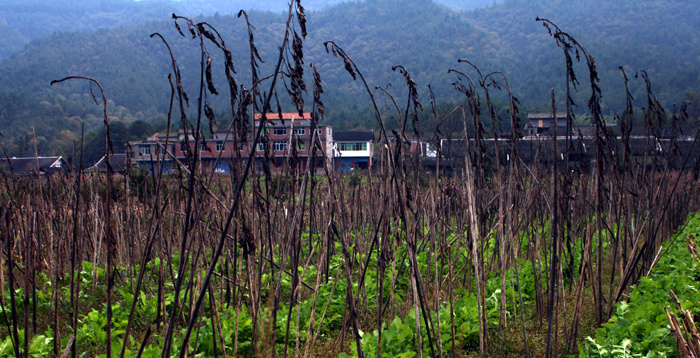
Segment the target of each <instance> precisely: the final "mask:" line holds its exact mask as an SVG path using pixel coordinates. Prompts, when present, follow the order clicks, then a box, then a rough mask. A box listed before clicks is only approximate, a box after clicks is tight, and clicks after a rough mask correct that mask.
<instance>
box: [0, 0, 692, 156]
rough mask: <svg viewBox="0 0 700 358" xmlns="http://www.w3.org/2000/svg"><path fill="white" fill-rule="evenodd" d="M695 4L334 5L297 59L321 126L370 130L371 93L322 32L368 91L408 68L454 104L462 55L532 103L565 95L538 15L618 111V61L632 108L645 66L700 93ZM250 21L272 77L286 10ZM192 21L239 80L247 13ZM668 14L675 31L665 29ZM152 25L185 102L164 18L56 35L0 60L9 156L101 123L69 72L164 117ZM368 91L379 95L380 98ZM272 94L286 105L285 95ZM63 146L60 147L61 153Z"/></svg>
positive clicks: (184, 62)
mask: <svg viewBox="0 0 700 358" xmlns="http://www.w3.org/2000/svg"><path fill="white" fill-rule="evenodd" d="M11 1H15V0H11ZM113 1H121V0H113ZM302 3H304V1H302ZM698 8H699V6H698V4H697V3H696V1H695V0H677V1H674V2H668V1H663V0H638V1H636V2H628V1H622V0H611V1H606V2H604V4H601V3H600V2H599V1H593V0H578V1H575V2H571V1H569V2H564V1H560V0H529V1H524V0H505V1H503V2H499V3H496V4H495V5H493V6H489V7H487V8H482V9H478V10H473V11H455V10H452V9H450V8H447V7H446V6H443V5H437V4H435V3H433V2H432V1H430V0H374V1H367V2H349V3H340V4H338V5H336V6H332V7H328V8H325V9H323V10H320V11H315V12H309V13H308V14H307V18H308V28H309V35H308V37H307V39H306V41H305V42H304V52H305V63H306V65H307V66H308V64H309V63H311V62H313V63H314V64H315V65H316V67H317V68H318V69H319V72H320V73H321V77H322V79H323V81H324V89H325V93H324V97H323V99H324V102H325V103H326V107H327V118H328V121H329V122H330V123H331V124H337V125H339V126H340V127H343V128H357V127H367V126H371V125H372V123H373V121H372V119H371V118H368V117H367V116H366V114H367V110H366V109H367V106H368V96H367V94H366V93H364V92H363V89H362V88H361V87H360V85H359V84H358V83H357V82H354V81H352V79H351V78H350V76H349V75H348V74H347V73H346V72H345V71H344V70H343V65H342V61H341V60H339V59H336V58H333V57H332V56H331V55H329V54H327V53H326V51H325V49H324V47H323V42H324V41H328V40H333V41H335V42H336V43H337V44H338V45H340V46H342V47H343V48H344V49H345V51H346V52H347V53H348V54H349V55H350V56H351V57H352V58H353V60H355V61H356V62H357V64H358V65H359V67H360V69H361V70H362V72H363V74H364V75H365V77H366V78H367V80H368V82H369V83H370V86H372V88H373V87H374V86H377V85H381V86H383V87H384V86H386V85H387V84H388V83H391V86H390V88H389V89H390V92H391V93H393V94H394V95H395V96H396V99H397V100H398V101H399V102H400V103H402V104H403V103H405V96H406V91H407V90H406V85H405V81H404V79H403V77H402V76H401V75H400V74H398V73H395V72H393V71H392V70H391V68H392V66H394V65H397V64H401V65H404V66H405V67H406V68H407V69H408V70H409V72H410V73H411V75H412V77H413V78H414V80H415V81H416V82H417V84H418V91H419V95H420V98H421V100H422V101H423V103H424V104H425V105H426V106H427V105H428V104H429V95H428V85H430V86H431V89H432V90H433V92H434V93H435V96H436V98H437V101H438V102H442V103H444V102H454V101H459V100H461V98H462V97H461V95H460V94H459V93H458V92H456V91H455V90H454V89H453V88H452V83H453V81H454V80H455V79H456V77H455V76H454V75H451V74H448V73H447V71H448V69H450V68H457V69H460V70H462V71H465V72H467V73H468V74H469V75H470V76H474V77H475V76H476V73H475V71H473V70H471V69H470V68H468V67H467V66H465V65H464V64H458V63H457V59H459V58H463V59H468V60H470V61H472V62H474V63H475V64H476V65H477V66H479V67H480V68H481V70H482V71H484V72H485V73H488V72H491V71H503V72H504V73H505V74H506V75H507V76H508V79H509V81H510V83H511V85H512V88H513V91H514V94H515V95H516V97H517V98H518V99H519V100H520V102H521V106H522V107H524V108H534V109H540V110H541V109H543V108H545V109H546V107H547V106H548V103H549V93H550V90H551V88H555V89H556V91H557V96H558V98H559V99H560V100H563V91H564V83H563V82H564V57H563V55H562V53H561V50H560V49H559V48H557V47H556V45H555V43H554V40H553V39H552V38H551V37H550V36H548V34H547V31H546V30H545V29H544V28H542V26H541V24H538V23H536V22H535V17H536V16H540V17H545V18H549V19H550V20H552V21H554V22H556V23H557V24H558V25H559V26H560V27H561V28H562V29H563V30H564V31H566V32H568V33H570V34H571V35H572V36H574V37H575V38H576V39H578V40H579V41H580V42H581V43H582V44H583V45H584V46H586V48H587V49H588V51H589V52H590V53H591V54H592V55H593V56H594V57H595V58H596V61H597V65H598V69H599V71H600V77H601V83H600V85H601V88H602V89H603V102H604V103H603V105H604V110H605V111H606V113H608V114H612V113H615V112H619V111H621V110H622V108H623V106H624V87H623V81H622V75H621V73H620V71H619V70H618V66H624V67H625V68H626V69H627V71H628V75H629V76H630V78H631V79H632V83H631V84H630V85H631V87H630V89H631V91H632V92H633V94H634V96H635V98H636V99H637V100H638V103H637V105H639V106H644V100H645V94H644V86H643V84H642V82H641V81H640V80H635V79H634V78H633V77H634V72H635V71H636V70H638V69H646V70H648V71H649V75H650V77H651V80H652V86H653V87H652V88H653V90H654V93H655V94H656V95H657V96H658V97H659V99H660V100H661V101H662V102H663V103H664V104H665V105H667V106H668V107H669V108H671V107H672V105H673V104H674V103H679V102H680V101H681V100H682V99H683V97H684V96H685V94H686V92H696V93H697V92H700V71H699V70H698V69H699V68H700V44H699V43H698V42H699V41H700V31H699V30H700V28H699V27H700V24H698V22H697V19H698V18H700V14H699V13H698V11H699V9H698ZM250 19H251V22H252V24H253V25H254V26H255V27H256V29H255V30H254V35H255V43H256V45H257V48H258V50H259V52H260V55H261V57H262V58H263V60H264V61H265V63H263V64H261V68H260V71H261V73H262V74H266V73H270V72H271V67H270V66H271V65H272V63H273V62H274V58H276V53H277V48H278V46H279V45H280V41H281V36H282V31H283V21H284V17H283V16H282V15H280V14H277V13H272V12H255V11H254V12H251V13H250ZM202 20H206V21H207V22H209V23H211V24H212V25H214V26H215V27H216V28H217V29H218V30H219V31H220V32H221V34H222V36H223V37H224V38H225V39H226V42H227V46H228V47H229V48H230V49H233V50H234V51H233V52H234V63H235V65H236V70H237V71H238V74H237V76H238V77H237V79H238V80H239V81H240V82H241V83H243V84H249V83H250V74H249V72H250V65H249V63H248V61H249V55H248V43H247V39H248V35H247V30H246V27H245V22H244V21H243V20H242V19H239V18H237V17H235V16H229V15H222V14H218V15H214V16H211V17H206V18H198V19H197V21H202ZM669 22H672V23H673V24H674V26H667V25H665V24H668V23H669ZM153 32H160V33H162V34H163V36H164V37H165V38H166V39H167V40H168V41H169V42H170V44H171V45H172V46H173V50H174V52H175V55H176V58H177V59H178V61H179V62H180V66H181V70H182V73H183V76H184V83H185V86H186V88H187V89H188V92H189V93H190V95H191V96H190V97H195V96H194V94H195V93H196V88H197V84H198V71H199V62H198V61H199V55H198V53H199V52H198V47H197V45H196V43H195V42H194V41H192V40H189V39H185V38H182V37H180V36H179V35H178V34H177V31H176V30H175V28H174V26H173V24H172V20H170V19H169V15H167V16H164V17H163V19H162V20H158V21H148V22H145V23H142V24H139V25H133V26H123V27H120V28H117V29H112V30H108V29H101V30H97V31H91V32H87V31H85V32H70V33H69V32H60V33H55V34H53V35H52V36H49V37H45V38H40V39H36V40H33V41H31V42H30V43H29V44H28V45H27V47H26V48H24V49H23V50H22V51H20V52H18V53H16V54H15V55H13V56H11V57H10V58H8V59H6V60H5V61H3V62H2V63H0V78H2V81H0V133H1V134H3V135H4V136H5V138H4V139H2V142H1V143H2V145H3V146H4V147H5V148H6V149H7V150H8V152H9V153H13V154H14V153H17V154H16V155H21V154H22V153H23V152H25V151H32V150H33V148H30V147H28V146H27V143H31V142H30V141H28V138H27V137H26V136H27V133H31V130H30V129H29V127H31V126H33V127H35V129H36V132H37V136H39V137H40V139H41V143H42V144H41V145H40V146H39V147H40V150H44V151H46V152H47V153H46V154H67V153H65V152H66V151H68V150H69V149H70V148H72V147H71V145H72V143H74V141H75V140H76V138H77V137H78V133H79V132H80V124H81V123H85V124H86V130H87V131H88V132H90V131H93V130H97V129H99V128H100V126H101V124H100V123H101V122H100V121H101V119H100V112H99V108H98V107H96V106H95V104H94V103H93V102H92V100H91V99H90V94H89V88H88V87H87V85H86V84H85V83H65V84H60V85H57V86H53V87H51V86H49V82H50V81H51V80H53V79H57V78H62V77H65V76H67V75H85V76H92V77H95V78H96V79H98V80H99V81H100V82H101V83H102V85H103V86H104V87H105V91H106V94H107V97H108V98H109V99H110V116H111V117H112V118H113V119H114V120H115V121H122V122H123V123H125V125H127V126H130V125H131V124H134V123H137V124H138V125H139V126H141V127H140V128H145V127H144V126H143V125H142V123H143V122H142V121H146V122H147V123H148V124H149V125H152V126H156V127H157V126H158V125H162V123H163V121H164V118H165V113H166V111H167V105H168V100H169V95H170V89H169V85H168V82H167V78H166V76H167V74H168V73H170V62H169V57H168V55H167V51H166V49H165V46H164V45H163V44H162V43H161V42H160V41H159V40H154V39H150V38H149V36H148V35H149V34H151V33H153ZM210 51H211V52H212V55H213V56H212V57H213V61H214V74H215V78H216V81H217V82H216V83H217V86H218V87H219V88H220V89H223V88H225V86H224V84H223V78H224V76H223V74H222V72H221V63H222V58H221V54H220V53H219V52H217V51H215V49H214V47H213V46H211V48H210ZM307 68H308V67H307ZM307 72H310V70H307ZM577 72H578V77H579V79H580V80H581V81H582V84H581V85H580V86H579V87H580V88H581V90H582V92H581V93H580V94H579V95H578V96H577V97H576V101H577V103H578V104H579V109H578V111H579V112H585V111H586V108H585V105H586V96H587V95H586V92H585V89H586V88H587V85H586V83H585V82H586V81H587V73H586V69H585V68H584V67H583V66H581V65H579V66H577ZM307 74H308V73H307ZM308 82H309V83H311V81H310V80H309V81H308ZM282 92H284V91H282ZM280 95H281V93H280ZM376 96H378V97H379V98H381V100H382V101H383V95H382V94H381V93H379V92H377V93H376ZM494 96H495V97H496V100H503V98H504V96H503V94H499V93H494ZM280 97H281V100H282V105H283V106H284V107H285V108H286V109H289V108H290V105H289V101H288V100H285V99H284V97H283V96H280ZM210 103H211V104H212V106H213V107H214V108H215V109H216V111H217V114H218V115H219V116H224V115H225V113H226V95H225V94H224V93H222V95H220V96H218V97H211V98H210ZM146 127H147V126H146ZM147 128H151V127H147ZM127 129H129V128H126V129H125V131H126V130H127ZM125 133H126V132H125ZM144 134H147V133H144ZM129 135H138V132H137V131H136V130H134V131H133V132H130V134H129ZM61 150H62V151H64V153H59V152H58V151H61Z"/></svg>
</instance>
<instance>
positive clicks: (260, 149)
mask: <svg viewBox="0 0 700 358" xmlns="http://www.w3.org/2000/svg"><path fill="white" fill-rule="evenodd" d="M256 150H257V151H258V152H264V151H265V143H263V142H260V143H258V146H257V149H256Z"/></svg>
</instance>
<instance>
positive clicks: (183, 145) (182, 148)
mask: <svg viewBox="0 0 700 358" xmlns="http://www.w3.org/2000/svg"><path fill="white" fill-rule="evenodd" d="M187 149H188V148H187V142H180V151H181V152H183V153H186V152H187Z"/></svg>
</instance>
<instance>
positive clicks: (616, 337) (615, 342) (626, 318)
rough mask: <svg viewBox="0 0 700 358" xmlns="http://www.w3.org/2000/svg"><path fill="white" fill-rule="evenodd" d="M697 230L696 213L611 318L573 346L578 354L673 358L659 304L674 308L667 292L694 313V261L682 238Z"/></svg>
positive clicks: (698, 300)
mask: <svg viewBox="0 0 700 358" xmlns="http://www.w3.org/2000/svg"><path fill="white" fill-rule="evenodd" d="M699 232H700V216H696V217H694V218H692V219H691V222H690V223H689V224H688V226H687V227H686V229H685V230H684V231H683V232H682V233H681V234H680V236H679V237H678V238H677V239H676V241H675V242H674V243H673V245H672V246H671V247H670V248H669V250H668V252H667V253H666V254H665V255H664V256H663V257H662V258H661V259H660V260H659V262H658V264H657V265H656V266H655V267H654V269H653V270H652V272H651V274H650V275H649V276H647V277H642V279H641V280H640V281H639V283H638V284H637V285H635V286H633V289H632V292H631V293H630V295H629V300H628V301H627V302H626V301H622V302H620V303H618V304H617V305H615V312H614V314H613V316H612V318H610V320H609V321H608V322H607V323H605V324H603V326H602V327H601V328H599V329H598V330H597V331H596V335H595V337H594V338H592V337H587V338H586V340H585V341H584V343H583V345H582V346H580V347H579V353H580V357H620V356H627V357H641V356H645V357H666V356H676V354H677V351H676V340H675V338H674V337H673V335H672V334H671V333H670V331H669V325H668V319H667V317H666V313H665V312H664V308H665V307H668V306H670V308H674V307H675V305H674V303H673V301H671V299H670V298H669V297H668V293H669V291H670V290H673V291H674V292H675V293H676V295H677V296H678V299H679V300H680V302H682V305H683V308H685V309H687V310H689V311H690V312H691V313H692V314H695V313H697V312H699V311H700V280H699V278H700V277H699V275H698V272H699V271H698V270H699V269H700V267H699V266H700V265H698V261H697V260H696V259H694V258H693V257H692V256H691V255H690V253H689V252H688V250H687V248H686V247H685V236H686V235H689V234H695V235H697V233H699ZM668 244H670V243H667V244H666V245H668ZM674 311H676V310H675V309H674ZM675 313H676V315H678V312H675ZM630 342H634V344H631V345H630ZM621 354H624V355H621Z"/></svg>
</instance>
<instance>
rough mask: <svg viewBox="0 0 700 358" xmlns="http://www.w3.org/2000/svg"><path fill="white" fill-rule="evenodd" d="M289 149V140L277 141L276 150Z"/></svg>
mask: <svg viewBox="0 0 700 358" xmlns="http://www.w3.org/2000/svg"><path fill="white" fill-rule="evenodd" d="M286 150H287V142H285V141H276V142H275V151H276V152H283V151H286Z"/></svg>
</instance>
